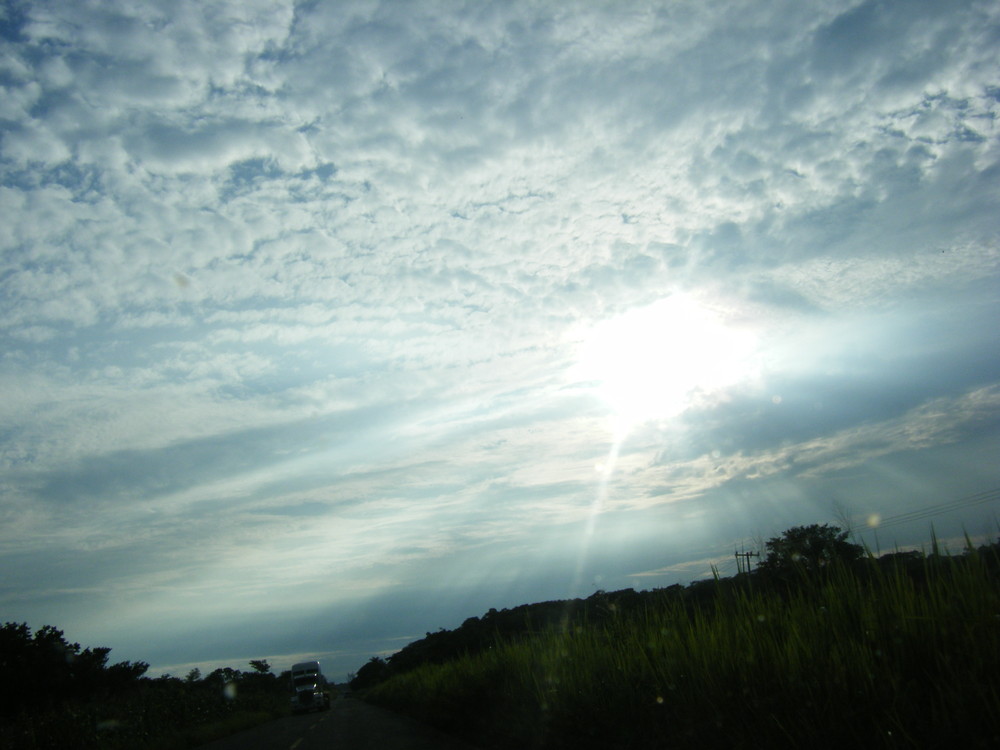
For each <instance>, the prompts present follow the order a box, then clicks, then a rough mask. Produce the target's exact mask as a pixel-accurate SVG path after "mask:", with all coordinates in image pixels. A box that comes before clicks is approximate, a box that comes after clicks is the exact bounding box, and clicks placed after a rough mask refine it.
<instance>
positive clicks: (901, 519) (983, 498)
mask: <svg viewBox="0 0 1000 750" xmlns="http://www.w3.org/2000/svg"><path fill="white" fill-rule="evenodd" d="M997 501H1000V487H998V488H996V489H992V490H986V491H984V492H977V493H976V494H974V495H967V496H965V497H961V498H958V499H957V500H950V501H948V502H946V503H939V504H937V505H931V506H929V507H926V508H920V509H918V510H912V511H908V512H906V513H898V514H896V515H894V516H889V517H887V518H881V519H879V520H878V522H877V523H875V524H869V523H867V518H871V516H868V517H867V518H866V519H865V525H866V526H869V527H870V528H873V529H884V528H888V527H892V526H898V525H899V524H901V523H910V522H913V521H921V520H923V519H925V518H931V517H932V516H939V515H941V514H942V513H949V512H954V511H956V510H960V509H963V508H972V507H975V506H977V505H986V504H987V503H992V502H997Z"/></svg>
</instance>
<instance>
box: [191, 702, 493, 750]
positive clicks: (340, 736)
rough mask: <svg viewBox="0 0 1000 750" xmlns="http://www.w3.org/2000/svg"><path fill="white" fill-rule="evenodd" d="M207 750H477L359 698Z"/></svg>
mask: <svg viewBox="0 0 1000 750" xmlns="http://www.w3.org/2000/svg"><path fill="white" fill-rule="evenodd" d="M201 747H202V750H326V749H327V748H337V750H477V748H475V747H474V746H472V745H468V744H466V743H464V742H462V741H461V740H458V739H455V738H454V737H451V736H449V735H447V734H443V733H441V732H439V731H437V730H436V729H433V728H431V727H428V726H425V725H423V724H420V723H418V722H416V721H414V720H412V719H409V718H407V717H405V716H400V715H399V714H394V713H392V712H391V711H386V710H385V709H382V708H378V707H376V706H372V705H369V704H367V703H365V702H363V701H360V700H358V699H356V698H344V697H340V698H338V699H336V700H335V701H334V702H333V705H332V706H331V707H330V710H329V711H322V712H319V713H311V714H302V715H298V716H286V717H284V718H281V719H275V720H274V721H270V722H268V723H266V724H261V725H260V726H256V727H254V728H252V729H247V730H246V731H243V732H239V733H238V734H234V735H232V736H231V737H226V738H224V739H221V740H217V741H215V742H211V743H209V744H207V745H202V746H201Z"/></svg>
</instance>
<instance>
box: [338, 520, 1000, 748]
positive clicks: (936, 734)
mask: <svg viewBox="0 0 1000 750" xmlns="http://www.w3.org/2000/svg"><path fill="white" fill-rule="evenodd" d="M846 537H847V535H846V534H845V533H843V532H841V531H840V530H839V529H837V528H836V527H830V526H825V525H824V526H811V527H797V528H795V529H789V530H788V531H787V532H785V534H783V535H782V536H780V537H776V538H774V539H772V540H770V541H769V542H768V543H767V545H766V548H767V555H766V558H765V559H764V560H763V561H762V564H761V565H760V566H759V567H758V569H757V570H755V571H754V572H753V573H744V574H741V575H739V576H736V577H734V578H719V577H718V576H717V577H716V578H715V579H713V580H709V581H701V582H696V583H694V584H692V585H690V586H688V587H680V586H674V587H671V588H669V589H659V590H654V591H647V592H635V591H632V590H630V589H629V590H625V591H621V592H612V593H605V592H598V593H597V594H595V595H594V596H592V597H590V598H588V599H585V600H575V601H570V602H546V603H542V604H539V605H525V606H523V607H518V608H516V609H515V610H504V611H502V612H496V611H495V610H491V612H490V613H487V615H486V616H485V617H483V618H482V619H479V618H472V619H470V620H467V621H466V622H465V623H463V625H462V627H460V628H458V629H457V630H455V631H439V632H438V633H433V634H431V633H428V634H427V638H425V639H423V640H422V641H418V642H416V643H413V644H410V646H408V647H406V648H405V649H403V650H402V651H401V652H399V653H398V654H396V655H394V656H393V657H391V658H389V659H387V660H381V659H373V660H372V661H370V662H369V663H368V664H366V665H364V667H362V668H361V669H359V670H358V674H357V677H356V678H355V684H354V685H353V686H354V687H355V688H358V689H360V692H361V695H362V697H363V698H365V699H366V700H368V701H370V702H372V703H376V704H379V705H382V706H385V707H388V708H392V709H394V710H397V711H400V712H404V713H407V714H410V715H412V716H414V717H416V718H418V719H420V720H422V721H425V722H428V723H431V724H434V725H436V726H438V727H440V728H442V729H445V730H446V731H450V732H452V733H454V734H458V735H461V736H465V737H468V738H469V739H471V740H474V741H475V742H476V743H477V744H479V745H480V746H485V747H493V748H536V749H539V750H541V749H543V748H544V749H546V750H548V749H550V748H551V749H553V750H555V749H563V748H565V749H567V750H568V749H569V748H572V749H573V750H586V749H587V748H602V749H607V748H661V747H670V748H694V747H698V748H703V747H726V748H761V747H799V746H805V747H813V748H817V747H820V748H823V747H831V748H832V747H836V748H845V747H865V748H936V747H957V746H965V747H998V746H1000V579H998V573H1000V542H998V543H997V544H993V545H987V546H983V547H980V548H979V549H973V548H972V545H971V543H969V544H968V548H967V549H966V550H965V551H964V553H962V554H958V555H945V554H941V553H940V550H939V549H938V548H937V545H936V543H933V544H932V550H931V552H930V553H929V554H924V553H919V552H906V553H895V554H889V555H884V556H882V557H880V558H876V557H875V556H873V555H870V554H866V553H865V551H864V550H863V549H862V548H861V547H858V546H857V545H853V544H851V543H850V542H848V541H847V539H846Z"/></svg>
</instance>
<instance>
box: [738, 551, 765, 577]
mask: <svg viewBox="0 0 1000 750" xmlns="http://www.w3.org/2000/svg"><path fill="white" fill-rule="evenodd" d="M733 554H735V555H736V568H737V569H738V570H739V572H740V573H749V572H750V558H751V557H759V555H758V554H757V553H756V552H746V551H743V552H737V551H736V550H735V549H734V550H733Z"/></svg>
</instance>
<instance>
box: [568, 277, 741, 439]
mask: <svg viewBox="0 0 1000 750" xmlns="http://www.w3.org/2000/svg"><path fill="white" fill-rule="evenodd" d="M756 344H757V341H756V336H755V335H754V334H753V332H752V331H750V330H748V329H746V328H742V327H737V326H734V325H732V324H730V323H728V322H727V320H726V318H725V316H724V315H723V314H722V313H721V311H719V310H718V309H713V308H712V307H709V306H706V305H704V304H702V303H700V302H698V301H696V300H695V299H694V298H693V297H691V296H689V295H686V294H674V295H671V296H670V297H667V298H665V299H661V300H659V301H658V302H655V303H653V304H651V305H649V306H646V307H641V308H635V309H633V310H630V311H628V312H626V313H624V314H622V315H619V316H618V317H616V318H612V319H610V320H606V321H604V322H602V323H599V324H598V325H596V326H594V327H593V328H592V329H591V330H590V331H589V332H588V333H587V334H586V335H584V337H583V341H582V343H581V345H580V351H579V358H578V368H577V373H576V375H577V377H578V378H579V380H582V381H584V382H589V383H593V384H594V387H595V388H596V390H597V392H598V394H599V395H600V397H601V398H602V399H603V400H604V401H605V402H606V403H607V404H608V406H609V407H610V409H611V411H612V412H613V414H614V416H615V418H616V420H617V421H618V423H619V429H624V430H626V431H627V430H628V429H630V428H632V427H633V426H635V425H637V424H638V423H641V422H646V421H649V420H662V419H666V418H669V417H672V416H675V415H677V414H679V413H680V412H682V411H684V410H685V409H686V408H687V407H688V406H690V405H691V404H692V403H694V402H695V401H696V400H697V399H698V398H699V397H705V396H709V395H712V394H716V393H718V392H720V391H721V390H723V389H725V388H728V387H730V386H732V385H734V384H736V383H738V382H740V381H742V380H744V379H747V378H749V377H750V376H751V374H752V372H753V369H754V368H753V356H754V352H755V349H756Z"/></svg>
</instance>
